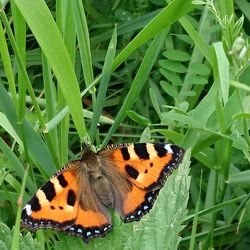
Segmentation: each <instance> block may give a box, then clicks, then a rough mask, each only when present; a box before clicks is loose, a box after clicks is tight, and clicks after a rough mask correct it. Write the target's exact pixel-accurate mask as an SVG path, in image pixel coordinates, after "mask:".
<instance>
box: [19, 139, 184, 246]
mask: <svg viewBox="0 0 250 250" xmlns="http://www.w3.org/2000/svg"><path fill="white" fill-rule="evenodd" d="M184 153H185V150H184V149H183V148H181V147H179V146H176V145H173V144H166V143H131V144H119V145H110V146H107V147H105V148H103V149H101V150H100V151H98V152H97V153H94V152H93V151H92V150H91V149H90V148H89V147H87V146H86V147H85V148H84V150H83V155H82V158H81V159H80V160H75V161H71V162H69V163H68V164H66V165H65V166H64V167H63V168H62V169H61V170H59V171H58V172H57V173H56V174H55V175H54V176H53V177H51V178H50V180H49V181H48V182H46V183H45V184H44V185H43V186H42V187H41V188H40V189H38V191H37V192H36V194H35V195H34V196H33V197H32V198H31V200H30V201H29V202H28V203H27V204H26V205H25V207H24V209H23V211H22V216H21V222H22V225H23V226H24V227H26V228H28V229H30V230H31V231H36V230H37V229H39V228H52V229H56V230H59V231H63V232H65V233H67V234H70V235H74V236H79V237H81V238H82V239H83V240H84V241H85V242H88V241H89V240H90V239H92V238H94V237H99V236H101V237H102V236H105V235H106V234H107V233H108V232H109V231H111V229H112V224H111V216H110V214H109V211H108V208H113V209H115V210H116V211H117V212H118V213H119V215H120V217H121V219H122V221H123V222H125V223H127V222H132V221H139V220H140V219H141V218H142V216H143V215H144V214H146V213H148V211H149V210H150V209H151V208H152V206H153V204H154V201H155V200H156V198H157V196H158V193H159V191H160V189H161V188H162V186H163V185H164V183H165V181H166V178H167V176H169V175H170V174H171V173H172V172H173V170H174V169H176V168H177V167H178V165H179V164H180V162H181V161H182V158H183V155H184Z"/></svg>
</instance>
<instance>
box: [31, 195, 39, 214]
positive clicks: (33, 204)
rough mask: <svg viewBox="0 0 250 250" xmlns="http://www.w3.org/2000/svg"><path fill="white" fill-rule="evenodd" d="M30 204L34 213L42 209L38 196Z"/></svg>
mask: <svg viewBox="0 0 250 250" xmlns="http://www.w3.org/2000/svg"><path fill="white" fill-rule="evenodd" d="M29 204H30V205H31V210H32V211H34V212H37V211H39V210H40V209H41V205H40V202H39V199H38V198H37V197H36V196H33V198H32V199H31V200H30V202H29Z"/></svg>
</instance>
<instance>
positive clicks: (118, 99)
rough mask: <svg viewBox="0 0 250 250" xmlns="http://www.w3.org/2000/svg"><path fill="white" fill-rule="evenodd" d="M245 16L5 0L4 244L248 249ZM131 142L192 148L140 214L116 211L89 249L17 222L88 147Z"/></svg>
mask: <svg viewBox="0 0 250 250" xmlns="http://www.w3.org/2000/svg"><path fill="white" fill-rule="evenodd" d="M249 13H250V4H249V3H248V2H247V1H246V0H235V1H232V0H228V1H224V0H217V1H212V0H206V1H193V3H192V2H191V0H187V1H181V0H173V1H167V4H166V3H165V1H161V0H154V1H116V2H112V1H106V2H105V4H104V3H102V4H100V3H99V2H98V1H92V2H91V1H81V0H75V1H46V2H45V1H44V0H36V1H29V0H22V1H19V0H11V1H10V2H8V1H2V9H1V12H0V20H1V23H0V55H1V57H0V69H1V70H0V80H1V84H0V125H1V129H0V132H1V138H0V149H1V151H0V162H1V164H0V173H1V174H0V205H1V206H0V246H1V247H3V249H11V248H12V249H27V248H30V249H35V248H37V249H82V248H84V247H85V248H87V249H99V248H100V249H104V248H105V247H106V248H108V249H177V247H179V248H180V249H198V248H201V249H212V248H214V249H248V248H249V246H250V241H249V236H250V235H249V226H250V217H249V211H250V208H249V183H250V171H249V160H250V155H249V153H250V150H249V147H250V137H249V126H250V123H249V118H250V106H249V103H250V85H249V82H250V78H249V73H248V72H249V45H248V32H249V30H248V28H247V27H248V23H249V22H250V16H249ZM138 141H144V142H145V141H146V142H149V141H171V142H173V143H175V144H179V145H181V146H182V147H184V148H185V149H187V150H188V151H187V153H186V155H185V158H184V161H183V164H182V165H181V166H180V167H179V169H178V170H177V171H175V173H174V174H173V176H171V177H169V179H168V181H167V182H166V184H165V186H164V188H163V190H162V191H161V193H160V196H159V198H158V199H157V201H156V203H155V206H154V208H153V209H152V211H151V212H150V213H149V214H148V215H146V216H145V217H144V218H143V219H142V220H141V221H140V222H138V223H130V224H124V223H121V221H120V219H119V218H118V215H117V214H116V213H115V212H114V213H113V212H112V218H113V224H114V226H113V230H112V232H111V233H109V234H108V235H107V237H105V238H101V239H94V240H92V241H91V242H90V243H89V244H88V245H85V244H84V243H83V242H82V241H81V240H80V239H78V238H74V237H69V236H66V235H65V234H64V233H55V232H54V231H52V230H39V231H38V232H37V233H34V234H32V235H31V234H30V233H29V232H28V231H27V230H24V229H22V228H20V212H21V209H22V206H23V204H24V202H26V201H27V200H28V198H30V197H31V195H33V194H34V192H35V191H36V189H37V187H39V186H40V185H41V184H42V183H44V182H45V181H46V180H47V179H48V178H49V176H51V175H52V174H53V173H55V171H56V170H58V169H59V168H61V167H62V166H63V165H64V164H65V163H66V162H68V160H71V159H76V158H79V157H80V155H81V144H82V143H83V142H89V143H91V144H92V145H95V146H96V147H97V148H101V147H103V146H105V145H107V144H108V143H120V142H138ZM190 155H191V169H190V173H189V168H188V167H189V163H190V162H189V157H190ZM189 176H190V177H191V178H190V177H189ZM188 197H189V199H188ZM20 232H21V234H20Z"/></svg>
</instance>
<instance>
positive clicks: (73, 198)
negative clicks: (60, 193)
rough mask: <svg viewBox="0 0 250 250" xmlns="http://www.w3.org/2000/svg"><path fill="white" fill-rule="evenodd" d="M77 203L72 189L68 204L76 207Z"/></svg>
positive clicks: (69, 192)
mask: <svg viewBox="0 0 250 250" xmlns="http://www.w3.org/2000/svg"><path fill="white" fill-rule="evenodd" d="M75 202H76V195H75V192H74V191H73V190H72V189H70V190H69V191H68V197H67V204H68V205H70V206H74V205H75Z"/></svg>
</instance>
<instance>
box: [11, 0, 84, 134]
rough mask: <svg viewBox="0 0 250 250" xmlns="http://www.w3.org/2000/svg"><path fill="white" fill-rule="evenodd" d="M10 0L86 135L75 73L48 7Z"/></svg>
mask: <svg viewBox="0 0 250 250" xmlns="http://www.w3.org/2000/svg"><path fill="white" fill-rule="evenodd" d="M14 2H15V4H16V6H17V7H18V9H19V11H20V12H21V13H22V15H23V16H24V19H25V21H26V22H27V24H28V25H29V27H30V29H31V30H32V32H33V34H34V36H35V38H36V39H37V41H38V43H39V45H40V46H41V48H42V50H43V53H44V54H45V56H46V58H47V60H48V62H49V64H50V66H51V68H52V69H53V71H54V73H55V75H56V77H57V80H58V82H59V87H60V89H61V91H62V93H63V95H64V97H65V100H66V102H67V105H68V106H69V109H70V113H71V115H72V119H73V121H74V123H75V126H76V129H77V131H78V134H79V136H80V137H81V138H84V137H86V135H87V132H86V128H85V122H84V118H83V112H82V104H81V96H80V91H79V86H78V82H77V79H76V75H75V73H74V69H73V66H72V62H71V60H70V57H69V54H68V52H67V49H66V47H65V45H64V43H63V40H62V37H61V35H60V33H59V30H58V28H57V26H56V24H55V22H54V20H53V17H52V15H51V13H50V11H49V9H48V7H47V6H46V4H45V2H44V1H42V0H36V1H29V0H23V1H17V0H14ZM48 27H49V29H48ZM62 62H63V63H62ZM72 97H74V98H72Z"/></svg>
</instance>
